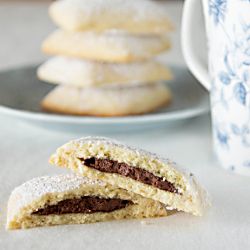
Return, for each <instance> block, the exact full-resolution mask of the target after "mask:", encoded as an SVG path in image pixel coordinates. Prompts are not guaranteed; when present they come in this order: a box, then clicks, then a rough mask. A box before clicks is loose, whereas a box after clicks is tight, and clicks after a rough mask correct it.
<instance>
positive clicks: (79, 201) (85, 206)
mask: <svg viewBox="0 0 250 250" xmlns="http://www.w3.org/2000/svg"><path fill="white" fill-rule="evenodd" d="M131 204H133V203H132V201H128V200H121V199H105V198H100V197H91V196H84V197H81V198H75V199H66V200H62V201H59V202H58V203H57V204H55V205H48V206H46V207H45V208H41V209H39V210H38V211H35V212H33V213H32V214H35V215H49V214H73V213H74V214H75V213H87V214H91V213H96V212H105V213H108V212H112V211H115V210H118V209H122V208H125V207H126V206H128V205H131Z"/></svg>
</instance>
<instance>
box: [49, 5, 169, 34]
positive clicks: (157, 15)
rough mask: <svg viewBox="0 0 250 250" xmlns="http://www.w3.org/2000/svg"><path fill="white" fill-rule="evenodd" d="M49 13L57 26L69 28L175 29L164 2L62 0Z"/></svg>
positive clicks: (160, 30)
mask: <svg viewBox="0 0 250 250" xmlns="http://www.w3.org/2000/svg"><path fill="white" fill-rule="evenodd" d="M49 13H50V16H51V18H52V19H53V21H54V22H55V23H56V24H57V25H59V26H60V27H61V28H62V29H64V30H70V31H83V30H95V31H103V30H107V29H122V30H126V31H128V32H133V33H165V32H169V31H171V30H172V29H173V25H172V24H171V22H170V21H169V18H168V15H167V13H168V4H167V3H166V2H164V1H152V0H126V1H123V0H105V1H103V0H61V1H55V2H54V3H53V4H51V6H50V9H49Z"/></svg>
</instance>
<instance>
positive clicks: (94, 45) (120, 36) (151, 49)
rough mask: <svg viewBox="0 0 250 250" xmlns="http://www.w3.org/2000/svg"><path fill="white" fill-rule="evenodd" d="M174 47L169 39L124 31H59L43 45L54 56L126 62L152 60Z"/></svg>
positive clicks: (44, 49) (43, 48)
mask: <svg viewBox="0 0 250 250" xmlns="http://www.w3.org/2000/svg"><path fill="white" fill-rule="evenodd" d="M169 48H170V42H169V39H168V37H167V36H165V35H164V36H154V35H133V36H132V35H129V34H127V33H124V32H118V31H109V32H102V33H95V32H66V31H63V30H57V31H55V32H54V33H52V34H51V35H50V36H49V37H48V38H47V39H46V40H45V41H44V42H43V44H42V50H43V51H44V52H45V53H47V54H51V55H63V56H69V57H76V58H82V59H87V60H96V61H102V62H111V63H116V62H117V63H126V62H134V61H144V60H147V59H150V58H152V57H154V56H156V55H158V54H160V53H162V52H163V51H165V50H167V49H169Z"/></svg>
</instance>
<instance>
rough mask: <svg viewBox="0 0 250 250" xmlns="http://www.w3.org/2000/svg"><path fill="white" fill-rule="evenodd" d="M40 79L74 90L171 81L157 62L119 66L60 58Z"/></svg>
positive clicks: (47, 66)
mask: <svg viewBox="0 0 250 250" xmlns="http://www.w3.org/2000/svg"><path fill="white" fill-rule="evenodd" d="M37 75H38V77H39V78H40V79H41V80H43V81H45V82H49V83H53V84H63V85H69V86H75V87H89V86H108V85H113V84H115V85H134V84H136V83H142V82H147V83H152V84H154V83H155V82H158V81H163V80H170V79H171V78H172V74H171V72H170V70H169V69H168V68H167V67H166V66H164V65H162V64H161V63H158V62H155V61H145V62H135V63H122V64H120V63H119V64H117V63H102V62H95V61H87V60H80V59H76V58H69V57H61V56H58V57H53V58H51V59H49V60H48V61H47V62H45V63H43V64H42V65H41V66H40V67H39V68H38V71H37Z"/></svg>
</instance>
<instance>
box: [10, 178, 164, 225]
mask: <svg viewBox="0 0 250 250" xmlns="http://www.w3.org/2000/svg"><path fill="white" fill-rule="evenodd" d="M166 215H167V211H166V209H165V208H164V206H163V205H162V204H161V203H159V202H155V201H153V200H150V199H145V198H143V197H141V196H140V195H136V194H134V193H131V192H128V191H126V190H123V189H120V188H117V187H113V186H110V185H108V184H105V183H103V182H102V181H97V180H90V179H88V178H86V177H80V176H76V175H73V174H71V175H59V176H44V177H38V178H35V179H32V180H30V181H28V182H26V183H24V184H22V185H21V186H19V187H17V188H16V189H14V191H13V192H12V194H11V196H10V198H9V202H8V214H7V229H19V228H31V227H37V226H51V225H61V224H81V223H92V222H101V221H108V220H119V219H125V218H126V219H127V218H147V217H158V216H166Z"/></svg>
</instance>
